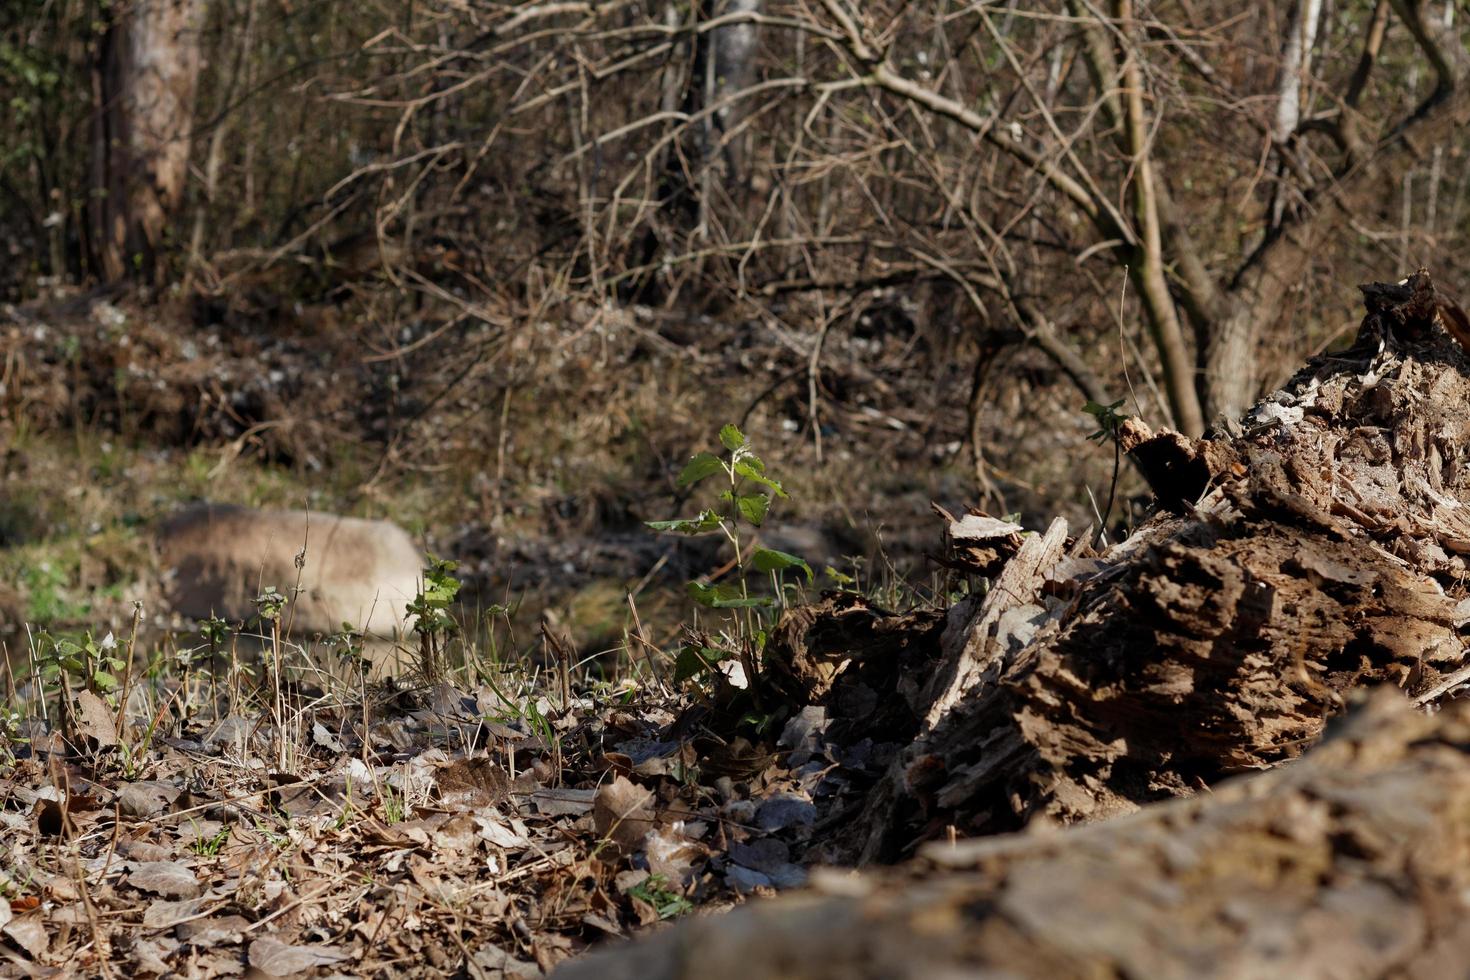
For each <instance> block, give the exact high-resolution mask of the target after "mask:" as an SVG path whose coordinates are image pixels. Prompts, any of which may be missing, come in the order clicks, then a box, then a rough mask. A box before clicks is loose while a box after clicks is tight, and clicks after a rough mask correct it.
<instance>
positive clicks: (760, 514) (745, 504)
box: [735, 493, 771, 527]
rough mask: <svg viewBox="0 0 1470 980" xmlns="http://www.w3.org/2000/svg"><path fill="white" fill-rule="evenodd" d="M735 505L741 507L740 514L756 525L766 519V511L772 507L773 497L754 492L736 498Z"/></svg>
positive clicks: (759, 524)
mask: <svg viewBox="0 0 1470 980" xmlns="http://www.w3.org/2000/svg"><path fill="white" fill-rule="evenodd" d="M735 506H736V507H738V508H740V516H741V517H743V518H745V519H746V520H747V521H749V522H750V523H752V524H754V525H755V526H756V527H760V526H761V522H762V521H764V520H765V519H766V511H768V510H770V509H771V498H770V497H767V496H766V495H765V494H763V493H752V494H747V495H744V496H741V497H737V498H736V500H735Z"/></svg>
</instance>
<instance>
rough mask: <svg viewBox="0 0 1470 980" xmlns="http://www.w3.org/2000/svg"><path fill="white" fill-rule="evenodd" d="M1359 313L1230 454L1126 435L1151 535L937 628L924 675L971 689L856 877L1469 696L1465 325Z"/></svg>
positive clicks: (1068, 566) (1074, 558)
mask: <svg viewBox="0 0 1470 980" xmlns="http://www.w3.org/2000/svg"><path fill="white" fill-rule="evenodd" d="M1364 292H1365V295H1366V297H1367V300H1368V308H1369V311H1368V315H1367V316H1366V317H1365V319H1364V321H1363V324H1362V327H1361V328H1360V331H1359V336H1358V341H1357V343H1356V344H1355V345H1354V347H1353V348H1351V349H1350V350H1348V351H1345V352H1342V353H1339V354H1335V355H1332V356H1328V357H1321V358H1318V359H1316V360H1315V361H1313V362H1312V363H1311V364H1309V365H1308V366H1307V367H1306V368H1305V369H1304V370H1303V371H1301V372H1300V373H1299V374H1297V376H1296V377H1294V378H1293V379H1291V381H1290V382H1289V383H1288V384H1287V385H1286V386H1285V387H1284V388H1282V389H1281V390H1280V391H1278V392H1276V393H1274V394H1273V395H1271V396H1270V397H1269V398H1267V399H1265V400H1264V401H1262V402H1261V403H1260V404H1259V405H1257V406H1256V407H1255V409H1254V410H1253V411H1252V412H1251V413H1250V414H1249V415H1248V416H1247V417H1246V418H1245V419H1244V420H1243V421H1242V423H1240V424H1239V425H1232V426H1230V427H1229V430H1230V431H1218V430H1217V431H1215V432H1213V433H1211V434H1210V435H1209V437H1207V438H1205V439H1202V440H1190V439H1187V438H1185V437H1183V436H1180V435H1179V434H1177V433H1172V432H1166V433H1162V434H1159V435H1154V434H1152V433H1150V432H1148V431H1147V430H1146V429H1145V428H1144V427H1143V426H1141V425H1139V424H1138V423H1136V422H1131V421H1130V423H1128V424H1126V428H1125V431H1124V433H1123V442H1124V447H1125V448H1126V449H1128V450H1129V451H1130V452H1131V453H1132V455H1133V456H1134V458H1135V459H1136V460H1137V461H1138V462H1139V464H1140V466H1141V467H1142V468H1143V470H1144V471H1145V474H1146V475H1147V476H1148V477H1149V480H1150V483H1151V484H1152V485H1153V487H1154V490H1155V494H1156V496H1157V497H1158V498H1159V500H1160V502H1161V505H1162V509H1161V512H1160V514H1159V515H1158V516H1156V517H1155V518H1153V519H1152V520H1151V521H1150V522H1148V523H1147V524H1145V525H1144V526H1143V527H1141V528H1140V529H1139V530H1138V532H1137V533H1135V534H1134V535H1133V536H1132V537H1130V538H1129V539H1128V540H1127V541H1124V542H1122V543H1120V544H1119V545H1117V546H1116V547H1114V548H1111V549H1109V550H1108V551H1107V552H1106V553H1104V554H1102V555H1100V556H1091V555H1089V554H1088V553H1087V551H1086V549H1085V546H1083V547H1074V548H1073V549H1072V552H1071V554H1070V555H1063V554H1062V552H1061V551H1060V550H1059V549H1055V548H1054V549H1052V550H1051V551H1050V552H1049V554H1052V555H1055V556H1056V557H1055V558H1054V559H1053V561H1054V564H1053V565H1051V567H1049V568H1044V567H1043V568H1034V567H1033V568H1028V569H1027V570H1026V573H1025V574H1024V575H1022V576H1020V577H1019V584H1018V582H1016V581H1013V582H1011V583H1009V585H1008V586H1007V588H1006V589H1005V590H1003V594H1002V595H997V594H996V593H997V590H995V589H992V590H991V594H990V596H987V597H986V600H985V602H983V603H981V604H980V605H981V608H980V609H979V611H978V612H977V613H976V614H974V615H972V616H970V617H969V618H968V619H965V620H963V621H962V622H963V625H958V626H955V628H957V629H959V630H961V631H962V636H963V642H961V640H960V638H959V637H948V638H947V640H948V642H946V643H945V648H946V649H947V650H952V651H954V652H955V653H954V656H953V657H952V662H951V663H950V664H948V665H947V666H946V667H945V668H943V669H942V671H941V672H942V673H943V674H945V675H946V676H953V675H959V676H962V677H967V678H968V680H967V681H966V682H965V683H963V684H961V685H959V686H955V685H951V686H950V688H949V689H947V690H945V691H944V692H942V693H941V694H939V695H938V697H937V698H936V700H935V701H934V702H933V703H931V704H930V705H928V706H927V708H926V709H925V712H924V713H926V715H927V718H928V719H929V725H928V726H927V727H926V728H925V730H923V731H921V732H920V734H919V737H918V738H917V739H916V740H915V742H914V744H913V745H912V746H911V747H910V748H909V749H908V751H907V752H906V753H904V755H903V757H902V758H901V759H900V760H899V761H898V762H897V763H896V764H895V766H894V767H893V768H892V769H891V770H890V771H889V773H888V775H887V776H886V777H885V779H884V781H883V783H882V784H881V785H880V787H879V789H878V791H877V792H875V793H874V794H873V796H872V797H871V798H870V800H871V802H870V804H869V806H868V808H867V811H866V813H865V814H864V817H863V819H862V820H860V821H858V822H856V823H855V824H854V826H853V828H852V831H853V834H854V838H853V842H854V846H855V847H856V849H857V850H858V852H859V853H860V854H861V856H862V857H863V858H865V859H867V860H891V859H894V858H897V857H900V856H902V855H903V854H904V853H907V852H908V851H910V850H911V849H912V848H913V847H914V846H915V845H916V844H917V843H918V842H921V841H923V840H926V839H933V838H935V837H938V836H940V835H941V834H948V833H950V832H951V831H950V828H953V832H954V833H957V834H958V835H959V836H962V837H971V836H979V835H986V834H993V833H997V832H1003V831H1009V830H1015V829H1018V828H1020V827H1022V826H1025V825H1027V824H1029V823H1031V822H1032V821H1035V820H1043V821H1047V822H1052V823H1061V824H1070V823H1076V822H1079V821H1086V820H1093V819H1097V818H1099V817H1105V816H1110V815H1113V814H1118V813H1124V812H1129V811H1132V810H1134V809H1136V808H1137V807H1138V806H1140V805H1142V804H1145V803H1149V802H1152V801H1156V800H1161V799H1166V798H1170V797H1179V796H1189V795H1191V794H1193V793H1194V792H1196V791H1197V790H1199V789H1201V788H1203V787H1206V786H1210V785H1213V784H1214V783H1217V782H1219V781H1220V780H1221V779H1223V778H1225V777H1228V776H1231V775H1234V774H1237V773H1242V772H1249V771H1252V770H1258V769H1264V768H1269V767H1271V766H1274V765H1276V764H1278V763H1281V762H1284V761H1287V760H1289V759H1293V758H1295V757H1296V756H1298V755H1300V754H1301V752H1303V751H1304V750H1305V749H1306V748H1307V747H1308V746H1310V745H1311V744H1313V743H1314V742H1316V741H1317V740H1318V738H1319V737H1320V735H1321V733H1322V729H1323V726H1324V724H1325V723H1326V721H1327V719H1329V718H1330V717H1332V716H1333V715H1335V714H1337V713H1339V712H1340V711H1341V710H1342V708H1343V706H1344V704H1345V698H1346V696H1347V694H1348V692H1349V691H1350V690H1352V689H1354V688H1358V687H1363V686H1368V685H1373V684H1391V685H1393V686H1395V687H1398V688H1400V689H1402V690H1403V692H1404V693H1405V694H1406V695H1407V696H1408V697H1409V698H1410V699H1412V700H1414V701H1415V702H1417V703H1419V704H1430V703H1433V702H1436V701H1438V700H1439V699H1441V698H1443V697H1444V696H1445V695H1446V694H1447V693H1449V692H1451V691H1452V690H1454V689H1455V688H1456V686H1458V685H1460V684H1462V683H1464V682H1465V681H1466V680H1467V677H1470V671H1467V669H1466V662H1467V657H1466V653H1465V643H1464V641H1463V640H1462V639H1461V634H1460V631H1461V627H1463V626H1464V625H1465V623H1466V622H1467V621H1470V601H1467V600H1466V598H1465V597H1466V595H1467V590H1466V588H1465V586H1464V584H1463V582H1464V579H1465V577H1466V569H1467V565H1466V556H1470V465H1467V463H1466V453H1467V447H1470V361H1467V358H1466V355H1465V352H1464V350H1463V349H1461V347H1460V346H1459V345H1458V344H1457V343H1455V341H1454V339H1453V338H1451V337H1449V336H1447V335H1446V334H1445V333H1444V332H1443V331H1441V330H1440V329H1438V327H1437V326H1436V324H1437V323H1439V322H1441V321H1443V322H1446V323H1448V324H1449V325H1450V326H1451V327H1458V326H1459V325H1460V324H1461V322H1462V320H1461V319H1460V318H1461V317H1463V314H1459V315H1458V316H1454V315H1452V314H1457V313H1458V307H1455V306H1454V305H1453V304H1452V303H1449V302H1448V301H1447V300H1445V299H1444V298H1443V297H1441V296H1440V295H1439V294H1438V293H1436V291H1435V289H1434V286H1433V285H1432V284H1431V282H1430V281H1429V277H1428V275H1427V274H1425V273H1423V272H1421V273H1418V274H1416V275H1415V276H1413V277H1411V278H1410V280H1408V281H1407V283H1405V284H1373V285H1371V286H1366V287H1364ZM1457 332H1458V331H1457ZM1054 530H1055V529H1054ZM1055 536H1056V535H1055V533H1053V535H1052V537H1055ZM1032 540H1038V539H1032ZM1021 557H1022V556H1021V555H1019V554H1018V555H1017V557H1016V558H1014V559H1012V561H1011V563H1010V565H1008V566H1007V567H1006V569H1005V570H1003V571H1002V572H1001V573H1000V578H1001V579H1003V578H1005V577H1006V576H1007V574H1008V573H1009V572H1011V570H1012V569H1013V568H1014V567H1015V565H1016V563H1017V561H1019V560H1020V559H1021ZM992 597H994V598H993V599H992ZM992 602H1000V603H1003V604H1004V605H1005V606H1006V607H1007V608H1008V609H1010V610H1011V611H1012V614H1011V615H1009V616H1008V617H1007V616H996V615H994V614H993V613H992V614H991V615H987V614H986V610H985V608H984V606H986V605H988V604H991V603H992ZM1016 610H1020V611H1022V613H1023V614H1022V615H1015V614H1014V613H1015V611H1016ZM951 622H952V625H954V621H953V619H952V621H951ZM1008 623H1009V624H1011V625H1010V626H1009V627H1007V624H1008ZM1018 627H1024V629H1025V631H1026V633H1025V642H1024V643H1018V642H1016V640H1015V637H1014V635H1013V634H1014V632H1015V630H1016V629H1017V628H1018ZM1008 630H1009V631H1008Z"/></svg>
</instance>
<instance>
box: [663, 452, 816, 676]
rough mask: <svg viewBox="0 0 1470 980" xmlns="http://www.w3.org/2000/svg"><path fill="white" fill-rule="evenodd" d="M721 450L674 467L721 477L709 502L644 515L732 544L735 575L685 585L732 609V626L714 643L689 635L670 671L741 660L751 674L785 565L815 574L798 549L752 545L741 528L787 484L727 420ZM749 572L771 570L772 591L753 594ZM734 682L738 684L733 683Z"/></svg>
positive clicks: (697, 597) (683, 476)
mask: <svg viewBox="0 0 1470 980" xmlns="http://www.w3.org/2000/svg"><path fill="white" fill-rule="evenodd" d="M719 438H720V445H721V446H722V447H723V452H720V453H712V452H702V453H698V454H696V455H695V456H694V457H693V458H692V459H691V460H689V462H688V463H687V464H686V465H685V466H684V469H683V470H682V471H681V472H680V473H679V478H678V484H679V486H681V487H692V486H695V485H697V484H700V483H702V482H704V481H705V480H708V479H709V478H711V477H724V480H723V483H724V489H722V490H721V491H720V492H719V494H718V495H717V497H716V501H715V504H714V506H711V507H707V508H706V509H704V510H702V511H700V512H699V514H697V515H696V516H694V517H686V518H678V519H675V520H671V521H648V522H647V525H648V527H650V528H652V529H653V530H655V531H671V532H674V533H676V534H688V535H697V534H716V533H718V534H722V535H724V536H725V539H726V540H727V541H729V542H730V546H731V547H732V548H733V549H734V551H735V561H734V569H735V577H734V581H729V582H712V581H700V580H698V579H695V580H693V581H691V582H689V583H688V584H687V586H686V588H687V590H688V593H689V597H690V598H692V599H693V600H694V601H695V602H697V603H698V604H699V605H701V606H704V607H706V608H708V609H718V610H732V611H733V612H734V613H735V622H736V630H735V633H734V634H733V635H727V636H726V637H725V638H724V640H725V641H724V642H722V643H719V644H718V645H715V646H710V645H706V644H697V643H691V644H688V645H686V646H685V648H684V651H683V653H682V654H680V656H679V659H678V662H677V664H676V667H675V679H676V680H684V679H688V678H691V677H699V676H710V675H712V673H713V672H716V671H720V672H723V673H725V674H726V675H727V676H731V675H732V673H733V672H732V671H731V670H730V669H728V668H722V667H721V664H722V663H723V662H725V661H728V660H730V659H732V658H733V659H736V660H738V661H739V663H740V666H741V667H742V668H743V671H744V675H745V677H746V679H747V680H749V679H751V678H753V677H754V674H755V671H754V654H756V653H759V652H760V651H761V650H763V649H764V647H765V641H766V636H767V630H768V628H769V627H770V626H771V625H772V624H773V623H774V621H775V619H776V617H777V616H778V615H779V613H780V611H781V610H782V609H784V608H785V606H786V604H787V600H788V589H790V588H794V586H792V585H790V584H789V583H787V582H786V580H785V576H786V575H787V573H789V572H792V571H796V572H799V573H800V574H801V575H802V576H804V577H805V579H806V583H807V584H808V585H810V584H812V583H813V581H814V578H815V576H814V575H813V573H812V569H811V566H810V565H808V564H807V563H806V561H805V560H804V559H802V558H800V557H798V556H796V555H792V554H788V553H786V552H784V551H776V550H774V549H772V548H753V547H752V546H751V543H750V542H749V540H748V539H747V537H746V534H745V533H744V532H745V531H746V529H757V528H759V527H760V526H761V525H762V524H764V523H765V520H766V518H767V516H769V514H770V511H771V506H772V504H773V503H774V502H775V501H776V500H777V499H781V500H785V499H788V495H787V493H786V491H785V489H784V488H783V487H782V486H781V483H780V481H778V480H777V479H776V478H775V477H774V476H773V475H772V474H771V473H770V472H768V471H767V469H766V464H765V463H764V461H762V460H761V458H760V457H759V456H757V455H756V454H755V451H754V450H753V449H752V448H751V446H750V442H749V440H747V439H746V437H745V434H744V433H743V432H741V431H740V430H739V429H738V428H736V427H735V426H733V425H726V426H725V427H724V428H722V429H720V435H719ZM754 575H764V576H767V577H768V578H769V581H770V586H771V593H770V594H769V595H761V594H757V593H756V591H755V590H753V589H752V584H753V583H752V579H753V577H754ZM737 686H739V685H737Z"/></svg>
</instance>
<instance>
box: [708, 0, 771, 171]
mask: <svg viewBox="0 0 1470 980" xmlns="http://www.w3.org/2000/svg"><path fill="white" fill-rule="evenodd" d="M763 2H764V0H728V2H727V3H725V4H724V6H723V8H722V9H720V10H719V11H717V12H718V13H720V14H737V15H738V14H759V13H760V12H761V7H762V6H763ZM759 41H760V30H759V28H758V27H757V26H756V25H755V24H751V23H735V24H729V25H726V26H724V27H720V28H717V29H716V30H715V31H714V37H713V39H712V40H711V42H710V43H711V46H712V47H713V48H714V67H715V92H714V95H715V99H716V100H723V99H724V98H725V97H726V96H729V95H732V94H734V93H736V92H739V91H741V90H743V89H746V88H749V87H750V86H751V85H752V84H754V83H755V81H756V64H755V58H756V53H757V46H758V43H759ZM748 108H749V107H748V106H746V105H744V104H742V103H740V102H733V103H731V104H729V105H726V106H723V107H722V108H721V109H720V110H719V111H718V112H717V113H716V114H715V115H716V121H717V122H718V124H719V131H720V134H721V137H722V138H723V139H726V140H728V142H726V143H725V153H724V156H725V165H726V167H727V168H728V174H727V184H735V183H740V182H743V181H745V180H746V179H747V178H748V176H749V175H748V174H747V173H746V162H745V152H744V148H745V146H746V144H747V142H748V141H747V140H744V139H740V138H738V137H737V138H733V139H731V138H730V136H731V134H733V133H734V132H735V128H736V126H738V125H739V124H740V121H741V120H742V119H744V118H745V116H746V114H747V111H748Z"/></svg>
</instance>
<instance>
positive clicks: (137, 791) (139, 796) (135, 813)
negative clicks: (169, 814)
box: [117, 779, 184, 819]
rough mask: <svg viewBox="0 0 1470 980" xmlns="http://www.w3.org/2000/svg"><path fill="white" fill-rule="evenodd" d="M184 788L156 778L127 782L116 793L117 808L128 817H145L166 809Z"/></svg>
mask: <svg viewBox="0 0 1470 980" xmlns="http://www.w3.org/2000/svg"><path fill="white" fill-rule="evenodd" d="M183 792H184V790H183V788H182V787H179V786H175V785H173V784H172V783H167V782H164V781H162V780H157V779H143V780H139V781H138V782H136V783H128V784H127V785H126V786H124V787H123V788H122V789H120V790H119V791H118V794H117V805H118V809H120V810H122V812H123V813H124V814H125V815H126V816H129V817H137V818H139V819H146V818H148V817H151V816H155V815H156V814H159V813H162V812H163V811H165V810H167V809H168V808H169V806H170V805H171V804H172V803H173V802H174V801H175V800H177V799H178V798H179V797H180V796H181V795H182V794H183Z"/></svg>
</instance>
